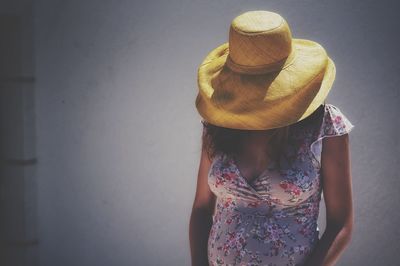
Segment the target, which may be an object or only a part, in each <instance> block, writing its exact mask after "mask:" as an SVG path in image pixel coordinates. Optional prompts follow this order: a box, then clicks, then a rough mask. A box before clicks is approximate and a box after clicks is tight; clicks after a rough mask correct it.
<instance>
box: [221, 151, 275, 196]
mask: <svg viewBox="0 0 400 266" xmlns="http://www.w3.org/2000/svg"><path fill="white" fill-rule="evenodd" d="M228 160H229V162H230V163H231V164H232V165H233V167H234V169H235V172H236V174H237V176H238V177H239V178H240V180H241V181H242V182H243V183H245V185H246V186H248V187H249V188H250V189H251V190H253V192H255V193H257V191H256V190H255V189H254V187H253V186H252V184H254V183H255V182H257V181H258V180H259V179H260V178H261V177H263V176H265V173H266V172H268V171H270V170H271V169H273V168H274V166H275V161H274V160H272V161H271V162H270V163H269V165H268V166H267V167H266V168H265V170H263V171H262V172H261V173H260V174H259V175H258V176H257V177H255V178H254V179H252V180H248V179H247V178H246V177H245V176H244V175H243V174H242V171H241V170H240V169H239V166H238V164H237V161H236V159H235V157H234V156H229V157H228Z"/></svg>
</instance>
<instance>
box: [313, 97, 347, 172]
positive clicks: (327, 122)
mask: <svg viewBox="0 0 400 266" xmlns="http://www.w3.org/2000/svg"><path fill="white" fill-rule="evenodd" d="M353 128H354V125H353V124H352V123H351V122H350V120H349V119H348V118H347V117H346V116H345V115H344V114H343V113H342V112H341V111H340V109H339V108H338V107H336V106H334V105H333V104H329V103H326V104H325V106H324V115H323V118H322V123H321V126H320V128H319V133H318V135H317V138H316V140H314V141H313V142H312V143H311V145H310V150H311V153H312V155H313V159H314V162H315V166H316V167H318V168H321V152H322V139H323V138H326V137H335V136H341V135H344V134H347V133H349V132H350V131H351V130H352V129H353Z"/></svg>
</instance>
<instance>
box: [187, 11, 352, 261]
mask: <svg viewBox="0 0 400 266" xmlns="http://www.w3.org/2000/svg"><path fill="white" fill-rule="evenodd" d="M335 73H336V72H335V65H334V63H333V61H332V60H331V59H330V58H329V56H328V55H327V53H326V51H325V50H324V48H323V47H322V46H321V45H320V44H318V43H316V42H313V41H310V40H304V39H292V37H291V32H290V28H289V26H288V24H287V22H286V21H285V20H284V19H283V18H282V17H281V16H280V15H279V14H277V13H274V12H269V11H249V12H246V13H243V14H241V15H240V16H238V17H236V18H235V19H234V20H233V21H232V23H231V27H230V31H229V43H224V44H222V45H220V46H219V47H217V48H215V49H214V50H213V51H211V52H210V53H209V54H208V55H207V57H206V58H205V59H204V61H203V63H202V64H201V65H200V67H199V71H198V84H199V94H198V96H197V98H196V107H197V110H198V111H199V113H200V115H201V116H202V118H203V119H202V120H201V122H202V125H203V135H202V152H201V160H200V166H199V172H198V180H197V189H196V196H195V200H194V203H193V210H192V214H191V218H190V231H189V237H190V248H191V260H192V265H193V266H197V265H202V266H203V265H270V266H272V265H334V264H335V262H337V260H338V259H339V256H340V255H341V253H342V252H343V250H344V249H345V247H346V246H347V245H348V243H349V241H350V239H351V232H352V226H353V207H352V188H351V174H350V159H349V138H348V133H349V132H350V131H351V130H352V129H353V127H354V125H353V124H352V123H351V122H350V121H349V120H348V119H347V118H346V117H345V116H344V115H343V113H342V112H341V111H340V109H339V108H337V107H336V106H334V105H332V104H328V103H326V101H325V100H326V97H327V95H328V92H329V91H330V89H331V87H332V84H333V81H334V78H335ZM322 193H323V196H324V200H325V204H326V212H327V215H326V222H327V225H326V229H325V231H324V233H323V235H322V237H321V238H319V228H318V225H317V218H318V214H319V203H320V200H321V196H322Z"/></svg>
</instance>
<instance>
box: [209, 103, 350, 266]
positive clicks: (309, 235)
mask: <svg viewBox="0 0 400 266" xmlns="http://www.w3.org/2000/svg"><path fill="white" fill-rule="evenodd" d="M317 120H318V119H317ZM318 121H319V123H317V124H312V125H308V126H305V127H296V125H295V126H294V127H293V128H292V127H291V133H290V138H291V142H290V143H291V145H289V146H287V147H286V150H285V151H286V153H285V154H286V158H287V159H289V160H288V161H286V167H283V168H282V169H280V170H278V169H274V167H272V168H271V169H268V171H265V173H264V174H263V175H261V176H259V177H258V178H256V179H255V180H253V181H252V182H247V181H246V179H245V178H244V177H243V176H241V173H240V170H239V169H238V167H237V165H236V163H235V160H234V159H233V158H231V157H229V156H227V155H226V154H219V155H218V156H216V157H215V158H214V160H213V162H212V165H211V167H210V171H209V173H208V184H209V186H210V189H211V190H212V192H213V193H214V194H215V195H216V196H217V202H216V206H215V212H214V214H213V217H212V218H213V224H212V227H211V230H210V233H209V238H208V249H207V252H208V259H209V265H210V266H214V265H240V266H242V265H243V266H244V265H246V266H256V265H266V266H279V265H302V263H303V262H304V260H305V259H306V257H307V256H308V255H309V254H310V253H311V252H312V250H313V249H314V248H315V246H316V244H317V243H318V240H319V229H318V225H317V219H318V215H319V203H320V200H321V192H322V186H321V176H320V171H319V170H320V158H321V157H320V152H321V146H322V139H323V138H324V137H331V136H338V135H343V134H346V133H348V132H350V130H351V129H352V128H353V127H354V126H353V125H352V124H351V123H350V121H349V120H348V119H347V118H346V117H345V116H344V115H343V114H342V113H341V112H340V110H339V109H338V108H337V107H335V106H333V105H332V104H325V105H324V112H323V114H322V116H321V119H319V120H318ZM282 162H283V163H284V162H285V161H282ZM289 162H290V163H289ZM284 165H285V164H284Z"/></svg>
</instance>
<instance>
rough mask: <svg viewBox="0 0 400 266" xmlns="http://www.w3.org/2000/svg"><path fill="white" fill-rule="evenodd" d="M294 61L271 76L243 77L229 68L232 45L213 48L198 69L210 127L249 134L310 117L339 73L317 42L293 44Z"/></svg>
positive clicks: (200, 106) (201, 106) (202, 108)
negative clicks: (215, 126)
mask: <svg viewBox="0 0 400 266" xmlns="http://www.w3.org/2000/svg"><path fill="white" fill-rule="evenodd" d="M292 49H295V50H294V52H295V58H294V60H291V62H290V63H289V64H287V65H285V66H284V67H282V69H280V70H278V71H275V72H272V73H266V74H256V75H254V74H243V73H238V72H235V71H233V70H231V69H230V68H229V67H228V66H227V64H226V61H227V58H228V55H229V43H228V42H226V43H223V44H222V45H220V46H218V47H217V48H215V49H213V50H212V51H211V52H210V53H209V54H208V55H207V56H206V57H205V59H204V60H203V62H202V63H201V64H200V66H199V68H198V77H197V82H198V88H199V92H198V95H197V97H196V101H195V105H196V108H197V110H198V112H199V114H200V115H201V117H202V118H203V119H204V120H206V121H208V122H209V123H211V124H214V125H217V126H221V127H226V128H232V129H244V130H249V129H250V130H265V129H273V128H279V127H284V126H288V125H291V124H293V123H296V122H299V121H301V120H303V119H305V118H306V117H308V116H309V115H311V114H312V113H313V112H314V111H315V110H316V109H317V108H318V107H319V106H320V105H321V104H322V103H323V102H324V101H325V99H326V97H327V95H328V93H329V91H330V89H331V88H332V85H333V82H334V80H335V75H336V68H335V64H334V62H333V61H332V59H331V58H330V57H329V56H328V55H327V53H326V51H325V49H324V48H323V47H322V46H321V45H320V44H318V43H317V42H314V41H311V40H306V39H295V38H293V39H292Z"/></svg>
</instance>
